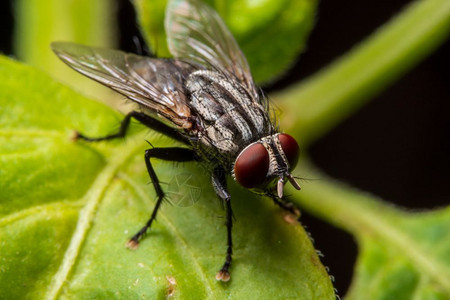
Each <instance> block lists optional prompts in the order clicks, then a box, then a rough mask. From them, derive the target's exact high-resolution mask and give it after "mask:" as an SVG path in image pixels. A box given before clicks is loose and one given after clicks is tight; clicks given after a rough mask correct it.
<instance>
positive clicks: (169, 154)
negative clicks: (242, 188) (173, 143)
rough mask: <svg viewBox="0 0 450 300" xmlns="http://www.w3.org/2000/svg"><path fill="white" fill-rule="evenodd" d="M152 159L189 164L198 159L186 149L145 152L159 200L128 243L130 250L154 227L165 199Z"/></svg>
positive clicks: (149, 173)
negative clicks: (188, 162)
mask: <svg viewBox="0 0 450 300" xmlns="http://www.w3.org/2000/svg"><path fill="white" fill-rule="evenodd" d="M151 158H159V159H163V160H168V161H176V162H187V161H193V160H195V159H196V156H195V153H194V151H192V150H190V149H186V148H176V147H172V148H152V149H147V150H146V151H145V164H146V166H147V171H148V175H149V176H150V179H151V181H152V184H153V188H154V189H155V191H156V196H157V197H158V200H157V201H156V204H155V208H153V212H152V215H151V216H150V219H149V220H148V221H147V223H146V224H145V225H144V226H143V227H142V228H141V229H140V230H139V231H138V232H137V233H136V234H135V235H133V237H132V238H131V239H130V240H129V241H128V243H127V247H128V248H130V249H136V248H137V246H138V245H139V241H140V240H141V239H142V237H143V236H144V234H145V233H146V232H147V230H148V229H149V228H150V227H151V226H152V223H153V221H154V220H155V219H156V215H157V214H158V210H159V208H160V206H161V203H162V201H163V199H164V195H165V194H164V191H163V190H162V188H161V185H160V184H159V180H158V177H157V176H156V173H155V170H154V169H153V166H152V163H151V162H150V159H151Z"/></svg>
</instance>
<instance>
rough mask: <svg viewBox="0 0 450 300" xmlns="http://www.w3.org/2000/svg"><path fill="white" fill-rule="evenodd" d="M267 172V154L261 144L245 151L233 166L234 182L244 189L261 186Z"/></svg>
mask: <svg viewBox="0 0 450 300" xmlns="http://www.w3.org/2000/svg"><path fill="white" fill-rule="evenodd" d="M268 171H269V154H268V153H267V150H266V148H264V146H263V145H261V144H254V145H251V146H250V147H248V148H247V149H245V150H244V151H243V152H242V153H241V154H240V155H239V157H238V159H237V160H236V163H235V164H234V175H235V176H236V181H237V182H239V184H240V185H242V186H243V187H246V188H253V187H255V186H257V185H260V184H262V183H263V182H264V181H265V179H266V175H267V172H268Z"/></svg>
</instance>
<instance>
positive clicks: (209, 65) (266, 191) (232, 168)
mask: <svg viewBox="0 0 450 300" xmlns="http://www.w3.org/2000/svg"><path fill="white" fill-rule="evenodd" d="M165 29H166V33H167V42H168V46H169V50H170V52H171V54H172V55H173V57H174V58H173V59H160V58H151V57H144V56H139V55H135V54H129V53H124V52H122V51H117V50H110V49H102V48H93V47H87V46H82V45H77V44H73V43H65V42H56V43H53V44H52V49H53V51H54V52H55V53H56V55H57V56H58V57H59V58H60V59H61V60H62V61H63V62H65V63H66V64H67V65H69V66H70V67H71V68H73V69H74V70H76V71H78V72H80V73H81V74H83V75H85V76H87V77H89V78H92V79H94V80H96V81H98V82H100V83H101V84H104V85H105V86H107V87H109V88H111V89H113V90H115V91H116V92H118V93H120V94H122V95H124V96H126V97H127V98H128V99H130V100H132V101H134V102H136V103H137V104H138V105H139V107H140V110H139V111H132V112H130V113H128V114H127V115H126V116H125V118H124V119H123V120H122V122H121V126H120V129H119V131H118V132H117V133H115V134H112V135H108V136H104V137H99V138H92V137H87V136H85V135H83V134H81V133H78V138H79V139H82V140H85V141H92V142H93V141H103V140H110V139H114V138H118V137H123V136H125V135H126V132H127V128H128V126H129V123H130V119H131V118H134V119H136V120H137V121H139V122H141V123H142V124H144V125H146V126H147V127H149V128H151V129H152V130H155V131H157V132H160V133H162V134H164V135H166V136H169V137H171V138H173V139H174V140H177V141H180V142H182V143H184V145H185V147H168V148H151V149H148V150H146V151H145V163H146V166H147V170H148V174H149V176H150V179H151V182H152V184H153V188H154V189H155V191H156V195H157V201H156V204H155V207H154V209H153V212H152V214H151V216H150V219H149V220H148V222H147V223H146V224H145V225H144V226H143V227H142V228H141V229H140V230H139V231H138V232H137V233H136V234H135V235H134V236H133V237H131V239H130V240H129V242H128V243H127V246H128V247H129V248H136V247H137V246H138V244H139V241H140V240H141V239H142V237H143V236H144V235H145V233H146V232H147V231H148V229H149V228H150V227H151V225H152V222H153V220H155V218H156V215H157V213H158V209H159V208H160V206H161V203H162V201H163V199H164V196H165V193H164V191H163V190H162V188H161V186H160V182H159V180H158V177H157V175H156V173H155V171H154V169H153V166H152V164H151V159H154V158H157V159H162V160H168V161H177V162H187V161H198V162H200V163H202V165H204V166H205V168H207V170H208V171H209V173H210V175H211V179H212V185H213V187H214V190H215V192H216V194H217V196H218V197H219V198H220V199H221V200H222V201H223V202H224V204H225V208H226V227H227V245H228V246H227V251H226V258H225V262H224V264H223V266H222V267H221V269H220V270H219V272H218V273H217V275H216V279H217V280H221V281H228V280H229V279H230V266H231V256H232V235H231V228H232V222H233V218H232V215H233V214H232V209H231V196H230V194H229V193H228V188H227V177H228V176H229V175H231V176H232V177H233V179H234V180H235V181H237V182H238V183H239V184H240V185H242V186H243V187H245V188H247V189H250V190H251V191H253V192H255V193H258V194H263V195H265V196H268V197H270V198H272V199H273V201H274V202H275V203H276V204H277V205H279V206H280V207H281V208H283V209H285V210H287V211H289V212H291V213H293V214H295V215H297V216H298V210H297V209H296V208H295V207H294V206H293V205H292V204H291V203H289V202H286V201H285V200H284V199H283V186H284V183H285V180H286V179H287V180H288V181H289V182H290V183H291V184H292V185H293V186H294V187H295V188H296V189H298V190H299V189H300V186H299V185H298V183H297V182H296V181H295V179H294V177H293V176H292V175H291V171H292V169H293V168H294V167H295V166H296V164H297V160H298V155H299V146H298V144H297V142H296V141H295V139H294V138H293V137H292V136H290V135H288V134H286V133H280V131H279V129H278V128H277V127H276V126H275V125H274V121H273V120H271V118H270V116H269V103H268V100H267V99H266V98H264V97H263V96H262V95H260V93H259V92H258V90H257V89H256V87H255V84H254V82H253V78H252V75H251V73H250V68H249V66H248V63H247V60H246V58H245V56H244V55H243V53H242V52H241V50H240V49H239V46H238V44H237V43H236V41H235V39H234V38H233V36H232V35H231V33H230V32H229V30H228V29H227V27H226V25H225V23H224V22H223V21H222V19H221V18H220V17H219V15H218V14H217V13H216V12H215V11H214V10H213V9H212V8H211V7H209V6H207V5H206V4H204V3H202V2H201V1H199V0H172V1H170V2H169V4H168V6H167V11H166V20H165Z"/></svg>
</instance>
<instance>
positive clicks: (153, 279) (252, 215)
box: [0, 57, 334, 299]
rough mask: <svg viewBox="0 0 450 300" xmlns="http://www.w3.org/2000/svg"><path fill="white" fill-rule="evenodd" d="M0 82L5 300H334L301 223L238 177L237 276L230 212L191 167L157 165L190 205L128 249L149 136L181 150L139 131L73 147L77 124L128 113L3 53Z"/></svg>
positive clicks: (0, 250)
mask: <svg viewBox="0 0 450 300" xmlns="http://www.w3.org/2000/svg"><path fill="white" fill-rule="evenodd" d="M0 85H1V86H0V103H1V104H0V107H1V110H0V113H1V118H0V139H1V140H2V143H1V149H0V153H1V155H0V172H1V173H0V176H1V178H2V180H1V181H0V185H1V186H0V261H1V262H2V263H1V266H0V270H1V272H0V283H1V286H8V287H9V288H8V289H0V298H6V299H13V298H14V299H17V298H31V299H55V298H62V299H93V298H95V299H98V298H105V299H106V298H108V299H110V298H117V299H142V298H147V299H155V298H165V297H166V296H167V295H173V297H175V298H176V299H186V298H196V299H201V298H218V299H220V298H224V297H228V298H232V299H248V298H250V297H252V298H254V297H257V298H259V299H273V298H275V297H276V298H280V297H281V298H295V299H333V298H334V291H333V287H332V285H331V283H330V279H329V277H328V275H327V273H326V271H325V269H324V267H323V266H322V265H321V263H320V261H319V258H318V257H317V255H316V252H315V250H314V248H313V246H312V244H311V242H310V240H309V238H308V236H307V235H306V233H305V232H304V230H303V228H302V227H301V226H299V225H292V224H289V223H287V222H285V221H284V220H283V213H282V212H281V211H280V210H279V209H278V208H277V207H275V205H273V203H271V201H270V200H268V199H262V198H259V197H257V196H255V195H253V194H251V193H249V192H247V191H243V190H242V189H240V188H238V187H236V186H234V184H231V182H230V184H231V194H232V197H233V198H232V201H233V208H234V214H235V217H236V219H235V223H234V225H235V226H234V228H233V233H234V236H233V237H234V260H233V267H232V279H231V281H230V282H229V283H221V282H217V281H216V280H215V278H214V277H215V273H216V272H217V270H218V269H219V267H220V266H221V264H222V263H223V260H224V256H225V249H226V229H225V226H224V211H223V209H222V207H221V205H220V203H219V201H218V200H217V198H216V196H215V195H214V192H213V191H212V188H211V186H210V180H209V178H208V176H207V175H206V174H205V172H204V170H203V169H202V167H200V166H199V165H196V164H194V163H187V164H183V165H174V164H173V163H168V162H161V161H156V160H155V161H154V166H155V169H156V170H157V174H158V176H159V178H160V180H161V182H163V188H164V189H166V190H168V189H170V188H172V189H173V188H174V187H175V192H177V191H178V192H179V194H181V195H184V194H192V197H188V198H189V199H190V200H191V202H189V203H187V204H186V203H182V202H176V200H177V197H179V195H178V196H177V195H176V194H174V196H171V199H170V200H171V202H172V203H173V204H172V205H170V204H168V203H165V204H164V205H163V207H162V209H161V211H160V214H159V216H158V220H157V222H156V223H155V224H154V227H153V228H152V230H151V232H150V233H149V234H148V236H147V237H146V238H145V239H144V240H143V241H142V242H141V244H140V247H139V248H138V249H137V250H136V251H130V250H127V249H126V248H125V246H124V244H125V242H126V241H127V239H128V238H129V237H130V236H131V235H132V234H133V233H135V232H136V231H137V230H138V229H139V228H140V226H142V225H143V224H144V222H145V221H146V220H147V218H148V217H149V215H150V213H151V210H152V207H153V205H154V199H155V194H154V192H153V189H152V186H151V184H148V182H149V179H148V175H147V172H146V169H145V164H144V162H143V153H144V150H145V147H146V145H147V144H146V143H145V141H144V139H148V140H150V141H151V142H152V144H153V145H155V146H169V145H175V144H174V143H173V142H171V141H169V140H167V139H165V138H161V137H159V136H157V135H155V134H153V133H151V132H149V131H148V130H145V129H143V128H142V127H140V126H138V125H136V124H134V125H133V129H132V132H131V136H130V137H128V138H127V139H126V140H118V141H110V142H102V143H86V142H82V141H78V142H74V141H72V140H71V136H72V134H73V130H74V129H78V130H80V131H82V132H83V133H85V134H86V135H90V136H99V135H104V134H108V133H111V132H113V131H115V129H117V128H118V124H119V121H120V115H118V114H117V113H115V112H114V111H112V110H111V109H110V108H108V107H106V106H104V105H101V104H99V103H96V102H94V101H92V100H89V99H87V98H85V97H83V96H81V95H79V94H77V93H75V92H73V91H72V90H70V89H68V88H67V87H65V86H63V85H61V84H59V83H56V82H55V81H53V80H52V79H51V78H49V77H48V76H46V75H44V74H42V73H41V72H38V71H36V70H34V69H32V68H30V67H27V66H23V65H21V64H18V63H16V62H14V61H11V60H10V59H7V58H4V57H2V58H0ZM183 174H188V175H194V176H193V181H192V182H190V185H191V186H189V185H187V184H185V185H174V184H173V182H172V181H171V180H173V178H178V177H177V176H180V175H183ZM180 178H182V176H181V177H180ZM192 187H193V188H194V189H193V188H192ZM177 189H178V190H177Z"/></svg>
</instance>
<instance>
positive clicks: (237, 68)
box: [165, 0, 258, 99]
mask: <svg viewBox="0 0 450 300" xmlns="http://www.w3.org/2000/svg"><path fill="white" fill-rule="evenodd" d="M165 26H166V33H167V42H168V45H169V49H170V52H171V53H172V55H173V56H174V57H176V58H179V59H188V60H192V61H195V62H197V63H200V64H202V65H204V66H206V67H212V68H214V69H216V70H219V71H221V72H222V73H224V74H225V75H226V76H227V77H230V75H234V76H235V77H236V78H237V79H238V80H239V81H240V82H241V83H242V84H243V85H244V87H245V88H246V89H247V91H248V92H249V93H250V94H251V95H252V96H253V97H254V99H258V94H257V92H256V88H255V84H254V82H253V78H252V75H251V72H250V68H249V66H248V63H247V60H246V59H245V56H244V54H243V53H242V51H241V49H240V48H239V46H238V44H237V42H236V40H235V39H234V37H233V36H232V35H231V33H230V31H229V30H228V28H227V27H226V25H225V23H224V22H223V21H222V19H221V18H220V16H219V15H218V14H217V13H216V12H215V11H214V10H213V9H212V8H211V7H210V6H208V5H206V4H204V3H202V1H198V0H172V1H170V2H169V4H168V7H167V12H166V23H165Z"/></svg>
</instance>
